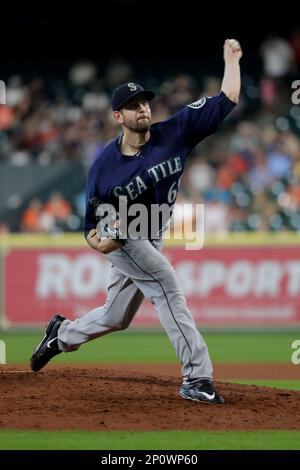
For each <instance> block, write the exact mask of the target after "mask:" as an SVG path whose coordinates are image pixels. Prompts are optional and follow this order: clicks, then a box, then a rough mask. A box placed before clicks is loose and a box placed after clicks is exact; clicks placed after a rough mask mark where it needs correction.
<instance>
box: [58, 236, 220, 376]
mask: <svg viewBox="0 0 300 470" xmlns="http://www.w3.org/2000/svg"><path fill="white" fill-rule="evenodd" d="M161 248H162V241H159V242H157V241H153V242H150V241H149V240H141V239H139V240H128V241H127V243H126V244H125V246H124V247H122V248H120V249H117V250H116V251H114V252H112V253H110V254H108V255H106V257H107V258H108V260H109V261H110V262H111V264H112V267H111V278H110V284H109V287H108V295H107V298H106V302H105V304H104V305H103V306H102V307H98V308H95V309H93V310H91V311H90V312H88V313H87V314H86V315H84V316H83V317H81V318H79V319H77V320H75V321H70V320H65V321H64V322H63V323H62V325H61V327H60V329H59V331H58V341H59V348H60V349H61V350H62V351H65V352H68V351H74V350H76V349H78V348H79V346H80V345H81V344H83V343H86V342H87V341H90V340H92V339H95V338H98V337H99V336H103V335H106V334H108V333H111V332H113V331H118V330H124V329H125V328H127V327H128V326H129V324H130V322H131V321H132V319H133V317H134V315H135V314H136V312H137V311H138V309H139V307H140V305H141V303H142V301H143V299H144V297H145V298H147V299H148V300H150V301H151V302H152V303H153V304H154V306H155V309H156V311H157V313H158V315H159V319H160V322H161V324H162V326H163V328H164V329H165V331H166V333H167V335H168V337H169V339H170V341H171V343H172V345H173V346H174V348H175V350H176V354H177V357H178V358H179V360H180V362H181V364H182V375H183V382H184V383H188V382H191V381H194V380H197V379H199V378H211V377H212V363H211V360H210V357H209V353H208V350H207V346H206V344H205V341H204V339H203V338H202V336H201V334H200V333H199V331H198V330H197V327H196V325H195V322H194V319H193V317H192V314H191V312H190V311H189V309H188V307H187V305H186V300H185V297H184V295H183V292H182V288H181V286H180V284H179V282H178V279H177V277H176V274H175V271H174V268H173V266H172V265H171V264H170V263H169V261H168V260H167V259H166V257H165V256H164V255H163V254H162V253H161V252H160V250H161Z"/></svg>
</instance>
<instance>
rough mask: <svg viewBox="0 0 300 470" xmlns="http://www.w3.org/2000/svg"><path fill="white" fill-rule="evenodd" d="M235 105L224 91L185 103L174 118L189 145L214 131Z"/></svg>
mask: <svg viewBox="0 0 300 470" xmlns="http://www.w3.org/2000/svg"><path fill="white" fill-rule="evenodd" d="M234 107H235V103H234V102H233V101H231V100H230V99H229V98H227V96H226V95H225V93H223V92H221V93H220V94H219V95H217V96H211V97H206V98H205V97H203V98H200V99H199V100H198V101H195V102H194V103H191V104H189V105H187V106H186V107H185V108H183V109H182V110H181V111H179V113H177V114H176V115H175V116H174V118H175V119H177V120H178V124H179V128H180V132H181V135H182V137H183V139H185V141H186V143H187V144H188V145H189V146H190V147H194V146H195V145H196V144H197V143H199V142H200V141H201V140H203V139H205V137H208V136H209V135H211V134H213V133H214V132H216V130H217V128H218V125H219V124H220V122H222V121H223V119H224V118H225V117H226V116H227V114H228V113H229V112H230V111H231V110H232V109H233V108H234Z"/></svg>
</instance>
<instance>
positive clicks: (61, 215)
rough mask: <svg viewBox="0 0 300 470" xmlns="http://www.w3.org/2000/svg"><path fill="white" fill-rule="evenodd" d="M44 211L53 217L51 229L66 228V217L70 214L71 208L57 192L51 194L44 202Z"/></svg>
mask: <svg viewBox="0 0 300 470" xmlns="http://www.w3.org/2000/svg"><path fill="white" fill-rule="evenodd" d="M44 212H45V213H46V214H48V215H49V216H51V217H52V218H53V220H54V227H53V229H55V228H57V229H68V217H69V216H70V215H71V214H72V208H71V204H70V203H69V202H68V201H66V199H64V198H63V196H62V195H61V194H60V193H59V192H55V193H52V194H51V196H50V198H49V201H48V202H47V203H46V204H45V207H44Z"/></svg>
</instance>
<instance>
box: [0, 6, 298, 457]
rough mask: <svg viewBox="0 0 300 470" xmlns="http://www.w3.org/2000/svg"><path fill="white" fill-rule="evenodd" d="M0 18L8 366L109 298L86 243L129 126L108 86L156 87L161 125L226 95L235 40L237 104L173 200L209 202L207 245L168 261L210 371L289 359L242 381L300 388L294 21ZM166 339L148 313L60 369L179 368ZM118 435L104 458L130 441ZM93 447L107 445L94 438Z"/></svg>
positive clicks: (108, 13) (155, 15)
mask: <svg viewBox="0 0 300 470" xmlns="http://www.w3.org/2000/svg"><path fill="white" fill-rule="evenodd" d="M2 12H3V14H4V15H5V18H6V22H5V24H4V25H3V28H2V29H1V33H0V35H1V43H2V44H4V43H5V44H6V47H5V48H3V50H2V53H1V55H2V64H1V76H0V79H1V80H3V81H4V82H5V84H6V98H7V104H6V105H1V107H0V191H1V198H0V267H1V275H0V281H1V297H0V320H1V327H2V330H1V333H0V338H1V339H2V340H4V341H5V344H6V349H7V362H8V364H7V365H8V366H9V365H14V364H22V363H23V364H24V363H26V362H27V359H28V357H29V355H30V352H31V349H32V347H33V345H34V344H35V343H36V342H37V340H38V337H39V335H40V332H35V331H34V330H32V327H41V325H43V324H44V323H45V322H47V320H48V318H49V317H50V316H51V314H52V313H53V312H54V311H61V312H62V313H65V314H67V315H69V316H70V317H71V318H75V317H76V316H78V315H81V314H83V313H84V312H85V311H87V310H88V309H90V308H91V307H92V306H94V305H95V304H98V303H102V301H103V299H104V296H105V285H106V284H105V283H106V280H107V278H106V276H107V266H106V264H105V262H104V258H102V257H101V256H99V257H97V256H96V257H95V255H94V254H93V253H91V251H90V250H89V249H88V248H87V247H86V245H85V242H84V241H83V239H82V234H81V233H80V232H81V226H82V218H83V213H84V189H85V180H86V174H87V171H88V168H89V166H90V165H91V163H92V161H93V160H94V158H96V157H97V155H98V154H99V152H101V149H102V148H103V147H104V146H105V145H106V144H107V143H108V142H109V141H110V139H112V138H113V137H115V135H116V134H117V133H118V131H119V129H118V128H117V127H116V126H115V124H114V123H113V121H112V119H111V111H110V108H109V96H110V93H111V91H112V89H113V88H114V87H115V86H117V85H119V84H120V83H123V82H124V81H126V80H131V81H137V82H141V83H142V84H143V85H144V86H145V87H151V88H153V89H154V90H155V91H156V92H157V95H158V99H157V100H156V102H154V103H153V120H154V121H157V120H161V119H164V118H166V117H168V116H169V115H170V114H172V113H174V112H176V111H177V110H178V109H180V107H181V106H183V105H185V104H186V103H188V102H191V101H193V100H194V99H196V98H197V97H199V96H203V95H212V94H215V93H217V92H218V90H219V87H220V80H221V77H222V73H223V58H222V44H223V41H224V39H225V38H226V37H228V36H229V37H236V38H237V39H238V40H240V42H241V44H242V48H243V50H244V57H243V59H242V93H241V100H240V103H239V105H238V107H237V109H236V110H235V111H234V112H233V113H232V115H231V116H230V117H229V118H228V119H227V120H226V121H225V122H224V123H223V124H222V126H221V128H220V129H219V131H218V133H217V134H216V135H215V136H213V137H211V138H209V139H207V140H206V141H205V142H204V143H202V144H201V145H200V146H199V147H197V148H196V149H195V150H194V152H193V154H192V155H191V158H190V162H189V165H188V168H187V169H186V173H185V177H184V178H183V181H182V185H181V193H180V196H179V199H178V203H179V205H181V204H183V203H185V202H191V201H198V202H201V203H204V204H205V216H206V219H205V231H206V234H205V249H204V250H201V251H199V252H197V253H195V252H189V253H188V252H187V251H185V250H184V249H183V247H182V246H180V244H179V245H178V243H176V244H175V243H174V242H173V243H172V242H169V243H168V244H167V248H166V251H167V254H168V256H169V257H170V258H171V260H172V262H173V263H174V264H175V267H176V269H177V272H178V274H179V275H180V278H181V281H182V282H183V284H184V289H185V293H186V295H187V298H188V302H189V304H190V306H191V308H192V311H193V314H194V315H195V318H196V321H197V323H198V325H199V326H200V327H201V325H202V326H203V327H204V334H205V337H206V339H207V342H208V345H209V348H210V350H211V353H212V357H213V360H214V362H216V363H217V364H219V363H226V362H228V363H245V364H247V363H254V362H255V363H261V364H265V370H267V369H268V367H269V365H270V364H271V363H274V364H273V366H272V367H274V369H275V368H276V364H277V365H278V364H281V367H282V368H281V369H280V370H281V372H280V373H278V376H277V377H275V376H272V378H269V379H264V378H262V377H259V378H258V376H256V377H253V376H249V377H248V380H250V382H251V383H258V384H259V385H275V386H283V387H288V388H289V389H299V388H300V374H299V372H298V369H297V366H296V365H295V366H292V367H294V369H293V374H292V375H289V373H288V372H286V375H285V381H283V380H282V377H283V376H284V373H283V372H282V371H283V370H286V371H289V370H290V369H291V355H292V352H293V350H292V349H291V344H292V342H293V341H294V340H297V339H298V338H299V324H300V323H299V322H300V301H299V298H300V296H299V290H300V281H299V273H300V259H299V231H300V182H299V179H300V139H299V136H300V105H299V104H298V105H297V104H293V103H292V101H291V96H292V91H293V90H292V88H291V85H292V83H293V81H294V80H297V79H299V75H300V32H299V31H300V27H299V24H297V22H296V21H294V19H293V15H292V14H290V15H289V17H288V18H283V17H282V15H281V14H280V12H279V11H275V12H274V11H272V27H271V26H266V25H269V24H270V22H268V21H267V20H268V17H267V16H266V17H264V16H263V15H261V16H260V18H261V20H260V21H258V20H257V10H256V9H255V8H254V7H253V8H249V9H247V22H244V21H241V20H240V21H239V20H238V19H237V16H236V15H234V14H233V13H231V12H230V11H226V9H224V11H222V9H220V10H219V11H218V13H213V12H212V11H208V10H203V9H199V11H198V9H197V8H196V10H195V5H193V2H185V8H184V9H183V8H180V10H179V9H177V7H174V6H173V5H171V4H170V3H169V2H164V3H163V4H162V5H159V4H158V3H157V2H152V3H151V5H149V6H148V10H146V12H143V13H142V11H141V8H140V5H139V4H138V2H135V1H112V2H109V4H105V5H101V6H98V8H97V10H96V11H95V10H94V7H93V6H92V5H90V6H89V4H88V3H87V4H86V5H85V9H84V10H82V8H80V9H79V8H78V9H76V8H73V9H72V10H71V11H70V10H69V11H64V10H61V8H60V7H59V5H56V4H55V3H53V4H51V8H50V5H48V4H47V8H46V10H45V11H42V6H39V5H37V4H35V3H33V2H27V3H26V5H25V4H22V5H19V4H17V2H16V3H15V4H14V3H12V4H10V5H9V6H8V5H6V6H3V8H2ZM93 13H94V14H93ZM216 15H217V16H218V18H217V17H216ZM220 18H223V22H224V24H223V25H221V26H220ZM184 28H188V33H186V32H185V31H184ZM78 232H79V233H78ZM175 245H176V246H175ZM204 280H205V282H204ZM21 327H22V329H21V330H20V328H21ZM24 327H25V328H26V331H25V330H24ZM149 327H150V328H149ZM154 327H155V331H154V330H153V328H154ZM16 328H17V329H18V330H16ZM141 328H142V329H141ZM160 331H161V330H160V328H159V325H158V322H157V318H156V316H155V314H154V312H153V310H152V309H151V308H150V305H147V304H145V306H144V307H143V308H142V309H141V312H139V314H138V315H137V317H136V320H135V328H132V329H131V331H130V332H129V333H127V332H124V333H117V334H115V335H110V336H109V337H106V338H103V339H101V340H98V341H95V342H93V343H91V344H89V345H86V346H85V347H83V348H82V349H81V350H80V351H79V352H78V353H76V354H74V355H71V356H64V357H59V358H58V360H57V362H58V363H59V362H62V363H64V362H67V363H68V362H78V363H81V364H82V363H96V364H98V365H99V366H100V367H101V364H102V363H103V364H107V363H112V364H113V363H115V364H119V363H123V364H124V363H128V364H130V363H132V364H134V363H136V362H139V363H156V362H157V363H168V362H170V363H172V362H174V363H175V361H176V358H174V357H173V354H172V353H173V351H172V350H169V349H168V343H167V340H166V339H165V338H164V333H161V332H160ZM241 331H242V332H241ZM233 332H234V333H233ZM136 347H138V348H139V358H137V357H136V349H135V348H136ZM124 351H126V354H125V353H124ZM155 351H156V352H155ZM285 365H286V367H285ZM5 367H6V366H3V371H5ZM298 367H299V366H298ZM249 370H250V366H249ZM249 374H250V372H249ZM297 374H298V375H299V377H298V375H297ZM250 375H251V374H250ZM275 375H276V374H275ZM217 378H218V377H217ZM221 378H224V377H221ZM225 378H226V379H230V380H235V381H236V380H241V377H239V376H226V377H225ZM291 378H293V381H292V382H291V380H290V379H291ZM243 379H244V380H247V377H246V378H245V377H244V376H243ZM255 379H256V382H255ZM258 379H259V380H260V381H257V380H258ZM280 379H281V380H280ZM297 379H298V380H297ZM268 380H269V381H268ZM270 381H271V382H270ZM3 427H7V426H3ZM33 428H34V426H33ZM10 432H11V433H12V434H10ZM3 433H6V434H3V435H2V436H3V440H2V442H3V443H4V444H3V448H5V445H6V446H7V448H11V447H10V446H12V445H17V446H18V445H19V446H21V447H22V446H23V448H24V446H27V448H31V447H32V448H34V446H41V447H42V448H43V446H46V447H47V446H48V447H49V446H50V448H51V446H53V447H54V448H57V446H58V445H59V444H58V442H57V438H55V437H53V436H54V435H52V437H49V436H47V437H45V438H44V440H43V441H39V440H38V439H37V437H36V435H33V437H32V439H30V438H28V436H30V433H29V434H28V433H27V434H26V436H27V440H26V443H25V440H24V439H25V438H24V436H23V435H22V436H21V437H20V439H19V442H17V441H16V438H15V436H16V434H15V432H14V431H3ZM227 434H228V433H227ZM12 436H13V437H12ZM193 436H194V437H191V436H189V437H188V439H189V441H188V442H190V443H191V442H193V445H194V446H195V447H194V448H201V446H206V448H209V446H213V445H215V446H220V448H225V447H226V446H227V447H230V446H231V448H236V446H240V445H242V446H244V447H243V448H251V446H252V448H253V447H255V446H257V442H263V444H262V445H263V446H272V445H273V446H275V447H274V448H276V446H277V448H289V446H292V447H293V446H297V445H298V444H295V443H296V442H297V438H298V435H297V434H295V436H294V437H291V436H290V435H288V434H284V436H285V437H284V438H283V437H282V435H280V436H279V435H277V437H274V434H272V436H271V437H270V436H269V437H268V436H267V437H266V438H265V440H264V439H263V440H262V437H261V435H259V434H257V437H253V434H252V437H251V439H250V438H249V439H248V437H247V436H246V437H245V440H244V441H243V440H242V441H241V439H242V438H241V434H240V435H239V437H238V438H237V437H236V436H235V435H234V433H233V436H232V441H230V442H225V440H224V436H223V437H222V436H221V437H219V438H218V439H219V441H218V443H216V441H215V436H213V437H212V440H214V442H215V444H211V443H208V442H207V441H205V442H204V443H203V441H202V439H203V436H202V434H201V433H200V434H199V433H195V432H194V434H193ZM135 438H136V439H137V440H139V439H142V440H141V441H139V443H138V444H137V445H140V446H141V448H145V447H143V446H145V445H148V446H151V445H152V446H154V448H155V445H156V446H157V445H158V441H157V440H155V439H157V438H155V437H153V436H152V438H153V439H154V440H153V442H154V443H153V444H151V442H152V441H151V442H150V441H149V439H150V438H149V436H148V437H145V438H141V437H140V436H139V437H135ZM5 439H7V444H5V442H6V441H5ZM101 439H102V441H101V442H106V441H105V439H106V437H105V438H104V437H103V435H102V437H101ZM109 439H112V440H108V443H107V444H106V445H107V448H110V446H112V447H111V448H115V447H113V446H117V445H122V443H121V444H120V441H118V438H111V437H110V438H109ZM113 439H116V442H115V441H114V440H113ZM159 439H161V436H160V437H159ZM182 439H184V437H183V434H180V437H178V436H177V437H174V436H173V437H170V440H169V441H165V442H166V444H164V445H166V446H171V447H169V448H181V447H180V445H183V444H182ZM268 439H269V440H268ZM276 439H277V440H276ZM293 439H294V440H293ZM12 440H13V441H14V442H17V444H12ZM60 442H61V441H60ZM66 442H67V441H66ZM145 442H148V444H145ZM240 442H242V444H240ZM279 442H280V444H279ZM62 445H63V444H62ZM65 445H66V446H68V445H70V443H66V444H65ZM82 445H83V446H84V445H87V444H84V443H83V444H82ZM93 445H95V448H100V447H99V446H101V445H102V444H101V443H100V442H99V440H97V438H95V441H94V444H93ZM103 445H104V444H103ZM123 445H124V446H125V447H124V448H129V446H130V444H129V443H128V442H127V441H126V443H123ZM126 446H127V447H126ZM172 446H174V447H172ZM176 446H179V447H176ZM278 446H281V447H278ZM104 448H105V447H104ZM116 448H117V447H116ZM166 448H167V447H166ZM263 448H266V447H263Z"/></svg>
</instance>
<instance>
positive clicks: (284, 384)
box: [230, 379, 300, 391]
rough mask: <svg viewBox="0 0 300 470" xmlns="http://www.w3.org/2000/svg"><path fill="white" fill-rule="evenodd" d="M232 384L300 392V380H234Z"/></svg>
mask: <svg viewBox="0 0 300 470" xmlns="http://www.w3.org/2000/svg"><path fill="white" fill-rule="evenodd" d="M230 382H234V383H237V384H249V385H258V386H260V387H261V386H263V387H276V388H284V389H287V390H299V391H300V380H240V379H232V380H230Z"/></svg>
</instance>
